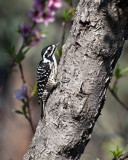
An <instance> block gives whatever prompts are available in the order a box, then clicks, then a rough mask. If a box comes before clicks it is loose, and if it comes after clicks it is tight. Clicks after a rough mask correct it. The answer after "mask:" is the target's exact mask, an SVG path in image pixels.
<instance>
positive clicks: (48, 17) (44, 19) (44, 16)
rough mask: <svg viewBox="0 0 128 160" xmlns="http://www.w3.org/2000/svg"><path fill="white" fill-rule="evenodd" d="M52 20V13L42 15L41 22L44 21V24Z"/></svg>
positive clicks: (46, 24)
mask: <svg viewBox="0 0 128 160" xmlns="http://www.w3.org/2000/svg"><path fill="white" fill-rule="evenodd" d="M54 21H55V18H54V16H53V15H51V14H49V13H48V14H44V15H43V22H44V25H45V26H48V23H49V22H54Z"/></svg>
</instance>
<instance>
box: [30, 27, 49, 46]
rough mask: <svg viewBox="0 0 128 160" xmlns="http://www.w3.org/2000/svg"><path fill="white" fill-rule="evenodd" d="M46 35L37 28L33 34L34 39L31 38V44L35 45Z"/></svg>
mask: <svg viewBox="0 0 128 160" xmlns="http://www.w3.org/2000/svg"><path fill="white" fill-rule="evenodd" d="M45 37H46V35H45V34H41V33H40V30H39V29H35V31H34V33H33V35H32V39H31V43H30V45H31V46H35V45H37V44H38V43H39V42H40V40H41V39H43V38H45Z"/></svg>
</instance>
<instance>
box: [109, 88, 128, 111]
mask: <svg viewBox="0 0 128 160" xmlns="http://www.w3.org/2000/svg"><path fill="white" fill-rule="evenodd" d="M108 89H109V91H110V92H111V94H112V95H113V97H114V98H115V99H116V100H117V102H119V103H120V105H121V106H122V107H123V108H125V109H126V110H127V111H128V106H126V105H125V104H124V102H123V101H121V100H120V98H119V97H118V96H117V94H115V93H114V91H113V90H112V89H111V88H110V87H108Z"/></svg>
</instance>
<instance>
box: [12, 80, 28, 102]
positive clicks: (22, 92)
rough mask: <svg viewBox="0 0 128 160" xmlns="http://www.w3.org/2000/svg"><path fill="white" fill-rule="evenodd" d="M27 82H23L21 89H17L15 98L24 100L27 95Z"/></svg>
mask: <svg viewBox="0 0 128 160" xmlns="http://www.w3.org/2000/svg"><path fill="white" fill-rule="evenodd" d="M26 86H27V85H26V83H24V84H23V86H22V88H21V89H18V90H15V91H14V93H15V96H14V97H15V98H17V99H19V100H23V99H24V98H25V97H26V95H27V87H26Z"/></svg>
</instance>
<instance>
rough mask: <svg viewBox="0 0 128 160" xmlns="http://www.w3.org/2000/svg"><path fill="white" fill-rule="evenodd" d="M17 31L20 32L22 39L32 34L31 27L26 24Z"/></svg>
mask: <svg viewBox="0 0 128 160" xmlns="http://www.w3.org/2000/svg"><path fill="white" fill-rule="evenodd" d="M19 31H20V33H21V36H22V37H23V38H27V37H28V36H29V35H30V34H31V33H32V29H31V27H30V26H29V25H28V24H26V23H24V24H23V25H22V26H21V27H20V28H19Z"/></svg>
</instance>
